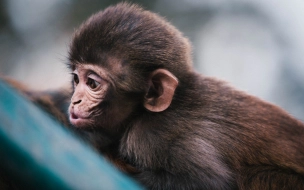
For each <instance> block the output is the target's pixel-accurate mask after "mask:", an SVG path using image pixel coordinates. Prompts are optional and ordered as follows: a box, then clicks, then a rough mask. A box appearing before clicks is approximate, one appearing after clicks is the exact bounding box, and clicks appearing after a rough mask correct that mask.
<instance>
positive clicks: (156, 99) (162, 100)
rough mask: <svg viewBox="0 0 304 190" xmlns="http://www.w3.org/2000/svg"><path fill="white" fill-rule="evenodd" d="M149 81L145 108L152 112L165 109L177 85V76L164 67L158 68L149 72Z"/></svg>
mask: <svg viewBox="0 0 304 190" xmlns="http://www.w3.org/2000/svg"><path fill="white" fill-rule="evenodd" d="M149 83H150V87H149V91H148V92H147V94H146V96H145V101H144V106H145V108H146V109H148V110H149V111H152V112H161V111H164V110H166V109H167V108H168V107H169V106H170V104H171V101H172V99H173V95H174V91H175V89H176V87H177V85H178V80H177V78H176V77H175V76H174V75H173V74H172V73H170V72H169V71H167V70H165V69H158V70H155V71H154V72H153V73H152V74H151V77H150V81H149Z"/></svg>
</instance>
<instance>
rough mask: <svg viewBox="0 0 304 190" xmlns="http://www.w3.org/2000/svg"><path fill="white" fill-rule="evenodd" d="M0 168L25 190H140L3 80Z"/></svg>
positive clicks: (0, 106) (0, 90)
mask: <svg viewBox="0 0 304 190" xmlns="http://www.w3.org/2000/svg"><path fill="white" fill-rule="evenodd" d="M0 168H2V169H4V170H5V172H7V173H9V176H10V178H12V179H13V180H14V182H16V183H18V185H19V186H21V187H25V188H26V189H28V188H30V189H56V190H57V189H81V190H94V189H105V190H112V189H113V190H116V189H117V190H119V189H121V190H128V189H132V190H136V189H142V188H141V187H140V186H138V185H137V184H136V183H134V182H133V181H132V180H130V179H129V178H128V177H127V176H125V175H123V174H122V173H120V172H119V171H118V170H117V169H116V168H114V167H113V166H111V165H110V164H109V163H108V162H107V161H106V160H105V159H104V158H102V157H100V156H99V155H98V154H97V153H96V152H94V151H93V150H92V149H91V148H90V147H89V146H88V145H86V144H85V143H82V142H81V141H80V140H79V139H77V138H76V137H75V136H74V135H73V134H72V133H70V132H69V131H68V130H67V129H65V128H64V127H62V126H60V125H59V124H58V123H57V122H56V121H54V120H52V119H51V118H50V117H48V115H47V114H45V113H44V112H42V111H41V110H40V109H39V108H38V107H36V106H35V105H33V104H32V103H31V102H29V101H28V100H26V99H25V98H23V97H22V96H21V95H19V94H18V93H17V92H16V91H15V90H14V89H12V88H10V87H9V86H8V85H7V84H5V83H4V82H3V81H1V80H0Z"/></svg>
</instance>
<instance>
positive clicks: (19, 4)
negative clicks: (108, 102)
mask: <svg viewBox="0 0 304 190" xmlns="http://www.w3.org/2000/svg"><path fill="white" fill-rule="evenodd" d="M117 2H119V1H114V0H113V1H110V0H91V1H85V0H0V74H1V75H6V76H10V77H12V78H15V79H17V80H20V81H22V82H23V83H25V84H27V85H28V86H30V87H31V88H33V89H36V90H47V89H57V88H61V87H64V86H67V85H68V84H69V77H70V75H69V74H68V73H69V71H68V69H67V68H66V65H65V63H66V62H67V50H68V45H69V42H70V39H71V35H72V33H73V31H74V29H75V28H77V27H78V26H79V24H80V23H81V22H82V21H84V20H85V19H86V18H87V17H89V16H90V15H91V14H93V13H95V12H97V11H98V10H101V9H104V8H105V7H107V6H109V5H111V4H115V3H117ZM129 2H133V3H138V4H140V5H142V6H143V7H144V8H146V9H149V10H152V11H154V12H157V13H159V14H160V15H162V16H164V17H166V19H167V20H169V21H170V22H171V23H173V24H174V25H175V26H176V27H177V28H178V29H180V30H181V31H182V32H183V33H184V34H185V35H186V36H188V37H189V39H190V40H191V41H192V44H193V49H194V50H193V58H194V66H195V68H196V70H197V71H199V72H200V73H202V74H203V75H208V76H215V77H217V78H221V79H224V80H226V81H229V82H230V83H231V84H232V85H234V86H236V87H237V88H239V89H241V90H243V91H247V92H248V93H251V94H254V95H256V96H258V97H260V98H262V99H264V100H267V101H270V102H272V103H274V104H277V105H279V106H280V107H282V108H284V109H286V110H287V111H288V112H289V113H290V114H291V115H293V116H295V117H296V118H298V119H301V120H302V121H304V1H303V0H288V1H287V0H246V1H244V0H155V1H151V0H146V1H144V0H141V1H140V0H136V1H135V0H134V1H129Z"/></svg>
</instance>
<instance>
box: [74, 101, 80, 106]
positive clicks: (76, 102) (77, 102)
mask: <svg viewBox="0 0 304 190" xmlns="http://www.w3.org/2000/svg"><path fill="white" fill-rule="evenodd" d="M80 102H81V100H78V101H75V102H73V105H75V104H79V103H80Z"/></svg>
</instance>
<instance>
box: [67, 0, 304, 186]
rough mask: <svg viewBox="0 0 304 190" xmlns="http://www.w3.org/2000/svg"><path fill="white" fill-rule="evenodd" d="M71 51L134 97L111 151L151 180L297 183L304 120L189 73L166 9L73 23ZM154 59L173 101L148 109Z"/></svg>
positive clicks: (115, 10)
mask: <svg viewBox="0 0 304 190" xmlns="http://www.w3.org/2000/svg"><path fill="white" fill-rule="evenodd" d="M69 53H70V64H71V67H72V69H73V67H74V66H75V65H76V64H87V63H90V64H98V65H100V66H101V67H103V68H110V69H109V70H111V71H115V72H112V73H111V77H112V78H113V81H114V82H113V83H115V85H114V86H115V87H116V89H115V92H116V93H118V94H119V93H122V92H123V93H124V95H125V93H126V92H128V93H129V95H130V94H131V95H133V96H130V100H131V99H132V97H133V99H132V101H135V100H137V101H138V102H139V103H138V105H137V106H136V109H135V110H134V112H133V114H132V115H130V117H128V118H127V119H126V120H125V122H124V123H123V125H122V126H120V127H123V128H124V131H123V133H122V134H119V135H120V138H119V139H118V140H117V141H116V142H115V143H116V144H117V147H116V148H117V151H115V156H116V157H118V158H120V159H123V160H124V161H125V162H127V163H129V164H131V165H133V166H134V167H135V168H136V169H137V170H138V171H139V172H138V173H136V175H135V177H136V178H137V179H138V180H139V181H140V182H142V183H143V184H144V185H146V186H147V187H148V188H150V189H235V188H239V189H246V190H247V189H304V143H303V141H304V125H303V123H301V122H300V121H297V120H296V119H294V118H292V117H291V116H289V115H288V114H287V113H286V112H285V111H283V110H281V109H280V108H278V107H276V106H274V105H271V104H269V103H267V102H264V101H262V100H260V99H258V98H256V97H253V96H250V95H247V94H245V93H243V92H241V91H238V90H235V89H234V88H232V87H230V86H229V85H227V84H226V83H225V82H222V81H219V80H216V79H213V78H208V77H203V76H200V75H199V74H197V73H195V72H194V71H193V69H192V61H191V47H190V44H189V42H188V40H187V39H186V38H185V37H183V35H182V34H181V33H180V32H179V31H178V30H177V29H176V28H174V27H173V26H172V25H171V24H169V23H168V22H167V21H165V20H164V19H163V18H161V17H159V16H157V15H156V14H154V13H151V12H149V11H146V10H143V9H142V8H140V7H138V6H135V5H129V4H125V3H121V4H118V5H116V6H112V7H109V8H107V9H105V10H104V11H101V12H99V13H97V14H95V15H93V16H91V17H90V18H89V19H88V20H87V21H86V22H84V23H83V24H82V25H81V26H80V28H79V29H78V30H77V31H76V32H75V35H74V38H73V41H72V43H71V49H70V52H69ZM116 59H118V61H117V60H116ZM113 60H114V61H113ZM159 68H164V69H167V70H168V71H170V72H171V73H173V74H174V75H175V76H176V77H177V78H178V81H179V84H178V87H177V89H176V91H175V94H174V98H173V101H172V103H171V105H170V107H169V108H168V109H166V110H165V111H163V112H159V113H154V112H150V111H148V110H146V109H144V107H143V106H142V105H141V101H142V100H143V99H144V97H143V96H144V95H145V93H146V91H147V88H148V87H147V83H148V82H147V78H148V77H149V75H150V73H151V72H152V71H154V70H156V69H159ZM123 93H122V94H123ZM122 94H121V96H122ZM115 127H116V126H115ZM115 143H114V144H115ZM111 148H113V147H111Z"/></svg>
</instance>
